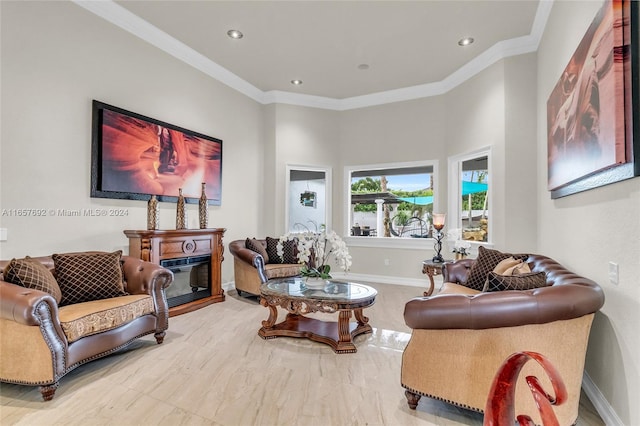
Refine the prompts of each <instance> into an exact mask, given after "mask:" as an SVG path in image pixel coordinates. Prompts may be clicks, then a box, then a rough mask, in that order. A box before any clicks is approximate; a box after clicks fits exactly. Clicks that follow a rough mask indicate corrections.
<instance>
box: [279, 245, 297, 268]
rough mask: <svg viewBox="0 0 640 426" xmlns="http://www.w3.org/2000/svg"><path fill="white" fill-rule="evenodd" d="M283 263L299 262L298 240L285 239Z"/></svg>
mask: <svg viewBox="0 0 640 426" xmlns="http://www.w3.org/2000/svg"><path fill="white" fill-rule="evenodd" d="M282 249H283V251H284V253H282V256H283V258H282V263H298V241H297V240H294V241H285V242H284V244H283V247H282Z"/></svg>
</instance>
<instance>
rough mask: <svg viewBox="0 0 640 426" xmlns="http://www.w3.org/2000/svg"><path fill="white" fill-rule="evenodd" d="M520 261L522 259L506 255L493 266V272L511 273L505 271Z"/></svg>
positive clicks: (511, 268) (510, 269)
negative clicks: (506, 256)
mask: <svg viewBox="0 0 640 426" xmlns="http://www.w3.org/2000/svg"><path fill="white" fill-rule="evenodd" d="M521 263H522V259H514V258H513V256H512V257H508V258H506V259H504V260H501V261H500V263H498V264H497V265H496V267H495V268H493V272H495V273H496V274H500V275H512V274H511V272H509V273H506V271H512V270H513V268H515V267H516V266H518V265H519V264H521Z"/></svg>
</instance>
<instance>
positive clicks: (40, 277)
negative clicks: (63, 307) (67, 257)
mask: <svg viewBox="0 0 640 426" xmlns="http://www.w3.org/2000/svg"><path fill="white" fill-rule="evenodd" d="M3 275H4V280H5V281H7V282H9V283H12V284H17V285H20V286H22V287H25V288H31V289H34V290H40V291H44V292H46V293H49V294H50V295H52V296H53V298H54V299H56V302H57V303H60V301H61V300H62V292H61V291H60V286H58V283H57V282H56V279H55V277H54V276H53V274H52V273H51V271H50V270H49V268H47V267H46V266H44V265H43V264H42V263H40V262H38V261H37V260H34V259H31V258H30V257H29V256H27V257H26V258H25V259H11V262H9V264H8V265H7V266H6V268H5V269H4V272H3Z"/></svg>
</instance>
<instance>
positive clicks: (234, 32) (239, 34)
mask: <svg viewBox="0 0 640 426" xmlns="http://www.w3.org/2000/svg"><path fill="white" fill-rule="evenodd" d="M227 35H228V36H229V37H231V38H233V39H236V40H239V39H241V38H242V37H244V34H242V32H240V31H238V30H229V31H227Z"/></svg>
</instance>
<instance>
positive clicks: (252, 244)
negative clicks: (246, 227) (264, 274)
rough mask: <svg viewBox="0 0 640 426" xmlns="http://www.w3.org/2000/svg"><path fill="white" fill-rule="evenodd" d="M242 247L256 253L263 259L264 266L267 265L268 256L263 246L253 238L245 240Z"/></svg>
mask: <svg viewBox="0 0 640 426" xmlns="http://www.w3.org/2000/svg"><path fill="white" fill-rule="evenodd" d="M244 246H245V247H246V248H248V249H249V250H251V251H255V252H256V253H258V254H259V255H261V256H262V258H263V259H264V263H265V264H266V263H269V254H268V253H267V250H266V249H265V248H264V246H263V245H262V243H261V242H260V241H258V240H256V239H255V238H251V239H249V238H247V240H246V241H245V243H244Z"/></svg>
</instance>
